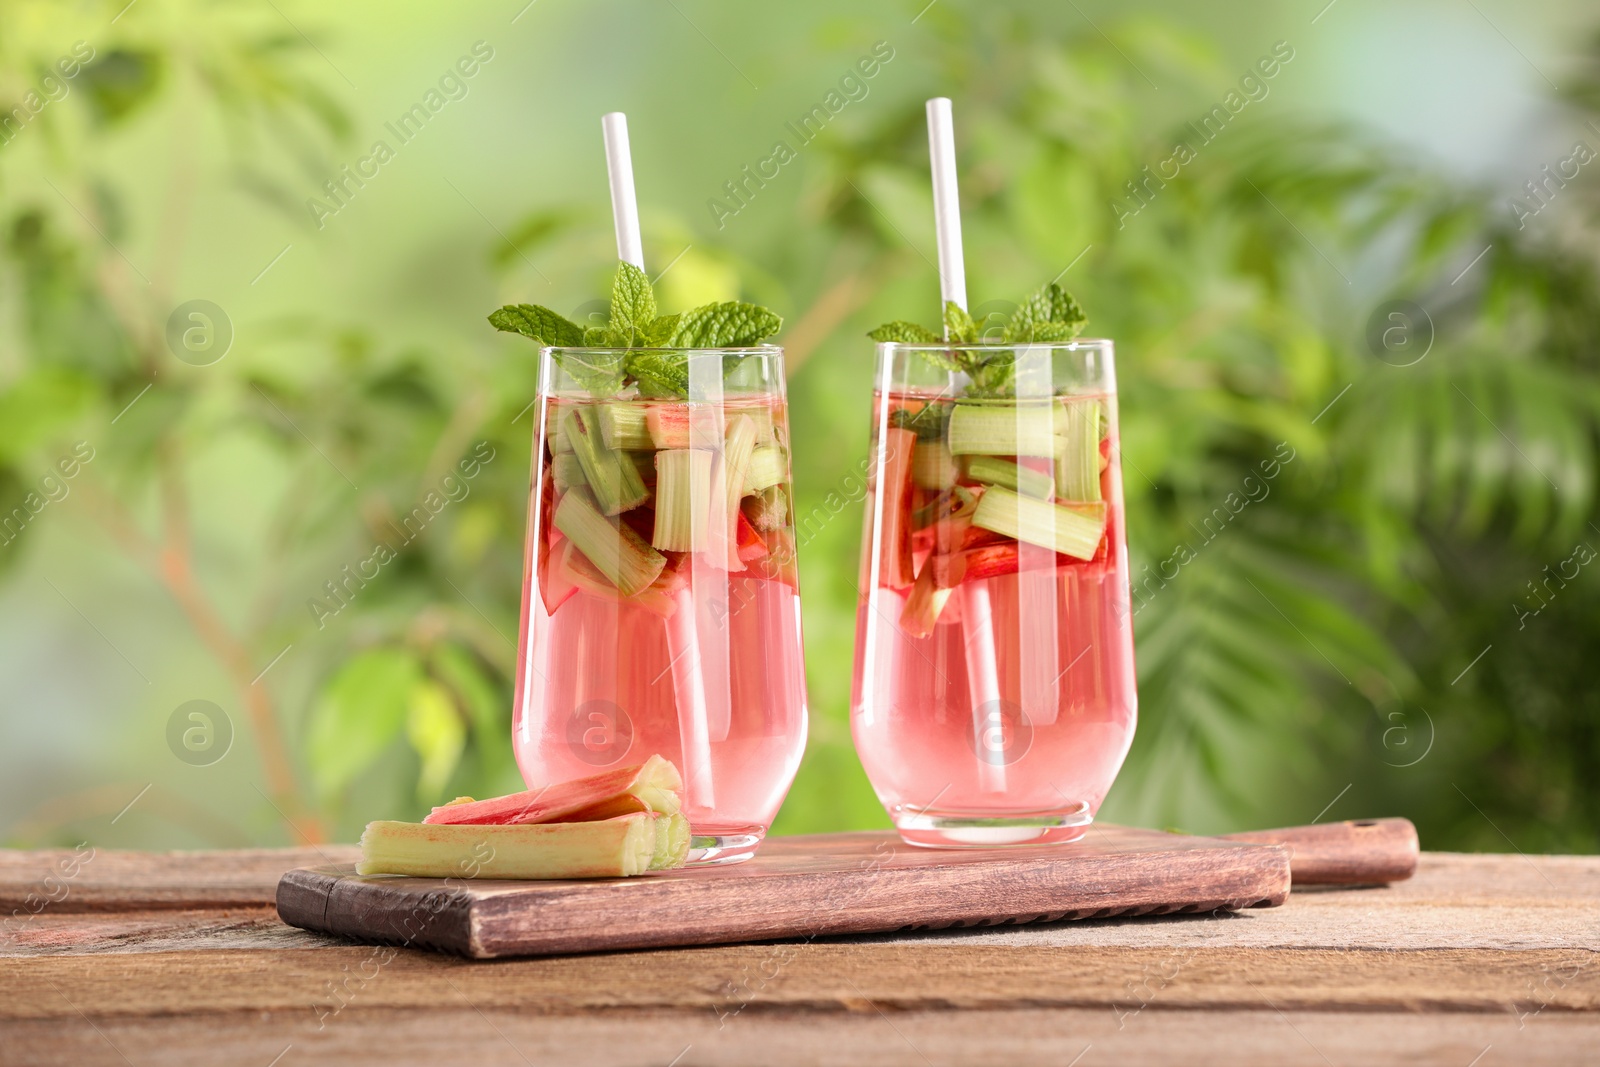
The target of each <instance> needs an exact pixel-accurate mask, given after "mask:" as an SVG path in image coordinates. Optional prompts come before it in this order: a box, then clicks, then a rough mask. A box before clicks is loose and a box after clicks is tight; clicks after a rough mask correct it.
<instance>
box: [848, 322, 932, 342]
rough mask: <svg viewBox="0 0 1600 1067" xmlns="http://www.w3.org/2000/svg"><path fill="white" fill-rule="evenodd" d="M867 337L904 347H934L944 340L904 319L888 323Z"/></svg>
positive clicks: (923, 327)
mask: <svg viewBox="0 0 1600 1067" xmlns="http://www.w3.org/2000/svg"><path fill="white" fill-rule="evenodd" d="M867 336H868V337H870V338H872V339H873V340H874V341H895V342H898V343H900V344H903V345H932V344H938V343H939V342H940V341H942V340H944V338H942V337H940V336H939V335H938V334H936V333H934V332H933V331H932V330H930V329H928V328H927V327H926V326H918V325H917V324H916V323H914V322H906V321H904V320H902V319H896V320H895V321H894V322H886V323H884V324H883V325H882V326H879V327H878V328H877V329H876V330H873V331H872V332H871V333H869V334H867Z"/></svg>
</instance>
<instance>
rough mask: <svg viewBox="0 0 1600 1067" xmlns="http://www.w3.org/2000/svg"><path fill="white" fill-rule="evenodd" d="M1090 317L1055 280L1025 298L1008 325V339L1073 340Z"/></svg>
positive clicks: (1006, 336)
mask: <svg viewBox="0 0 1600 1067" xmlns="http://www.w3.org/2000/svg"><path fill="white" fill-rule="evenodd" d="M1088 321H1089V317H1088V316H1087V315H1085V314H1084V313H1083V308H1081V307H1079V306H1078V302H1077V301H1076V300H1074V299H1072V296H1071V294H1069V293H1065V292H1062V290H1061V287H1060V286H1059V285H1057V284H1055V283H1054V282H1050V283H1049V284H1047V285H1045V286H1043V287H1042V288H1041V289H1040V290H1039V291H1038V292H1036V293H1034V294H1033V295H1032V296H1030V297H1028V299H1027V300H1025V301H1023V303H1022V306H1021V307H1019V308H1017V310H1016V313H1015V314H1014V315H1012V316H1011V321H1010V322H1009V323H1008V324H1007V325H1006V329H1005V334H1004V337H1005V340H1007V341H1021V342H1029V341H1041V342H1043V341H1070V340H1071V339H1072V338H1074V337H1076V336H1078V334H1079V333H1081V332H1082V331H1083V327H1084V325H1085V324H1087V323H1088Z"/></svg>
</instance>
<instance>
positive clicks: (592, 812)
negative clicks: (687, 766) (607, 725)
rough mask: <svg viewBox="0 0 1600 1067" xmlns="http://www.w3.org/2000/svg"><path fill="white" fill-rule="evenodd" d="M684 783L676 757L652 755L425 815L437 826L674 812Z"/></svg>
mask: <svg viewBox="0 0 1600 1067" xmlns="http://www.w3.org/2000/svg"><path fill="white" fill-rule="evenodd" d="M682 788H683V779H682V778H681V777H680V776H679V775H678V768H677V767H675V766H673V764H672V761H671V760H667V759H663V758H662V757H660V756H651V757H650V758H649V759H647V760H645V761H644V762H643V763H640V764H637V765H634V766H631V767H617V768H615V769H613V770H609V771H602V772H601V773H599V774H591V775H589V776H588V777H586V778H574V779H572V780H570V781H566V782H557V783H555V784H554V785H546V786H540V787H539V788H538V789H529V790H527V791H525V792H521V793H511V794H509V795H507V796H503V797H492V798H490V799H488V800H473V799H472V798H471V797H457V798H456V799H455V800H453V801H451V802H450V803H448V804H445V805H443V806H441V807H437V808H434V809H433V811H432V812H431V813H430V814H429V815H428V817H427V818H425V819H423V820H422V821H423V822H425V823H428V824H429V825H436V826H445V825H461V824H467V823H471V824H473V825H478V826H484V825H490V826H509V825H513V824H517V823H536V822H557V821H560V822H581V821H584V820H592V819H609V818H612V817H613V816H616V815H626V814H628V813H630V812H636V811H653V812H657V813H661V814H669V815H670V814H672V813H673V812H676V811H677V810H678V807H679V804H678V792H679V791H680V790H681V789H682Z"/></svg>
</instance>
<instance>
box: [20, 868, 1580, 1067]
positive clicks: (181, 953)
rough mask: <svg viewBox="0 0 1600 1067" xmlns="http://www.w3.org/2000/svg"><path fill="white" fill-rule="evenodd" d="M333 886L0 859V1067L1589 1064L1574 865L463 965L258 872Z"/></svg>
mask: <svg viewBox="0 0 1600 1067" xmlns="http://www.w3.org/2000/svg"><path fill="white" fill-rule="evenodd" d="M352 856H353V849H350V848H348V847H330V848H325V849H323V850H320V851H318V852H313V851H310V850H257V851H244V852H226V853H222V852H219V853H207V854H196V853H177V854H150V853H130V852H122V853H119V852H112V851H106V850H101V851H98V852H96V853H94V855H93V856H92V858H89V859H87V860H85V859H84V856H83V855H82V854H80V855H79V856H78V857H77V862H76V864H74V863H73V854H72V853H71V852H0V915H5V916H12V915H13V913H14V912H20V916H18V917H13V918H10V919H4V920H0V958H3V962H0V1063H3V1064H6V1065H8V1067H9V1065H13V1064H17V1065H20V1064H44V1063H50V1064H83V1065H97V1064H108V1065H116V1067H125V1065H129V1064H132V1065H135V1067H144V1065H146V1064H206V1065H209V1064H219V1063H227V1064H251V1065H259V1067H268V1065H269V1064H270V1065H281V1067H295V1065H298V1064H308V1063H338V1064H341V1065H355V1064H397V1063H413V1062H415V1063H440V1064H443V1063H450V1064H455V1063H462V1064H472V1065H474V1067H479V1065H481V1067H489V1065H501V1064H504V1065H509V1067H516V1065H521V1064H544V1063H560V1064H567V1063H594V1064H654V1065H659V1067H667V1065H668V1064H676V1065H678V1067H689V1065H691V1064H713V1063H715V1064H723V1063H727V1064H745V1063H824V1064H871V1065H874V1067H879V1065H886V1064H899V1063H904V1064H944V1063H984V1064H997V1063H1048V1064H1059V1065H1062V1067H1065V1065H1068V1064H1077V1065H1081V1067H1094V1065H1096V1064H1109V1063H1125V1064H1143V1063H1149V1064H1158V1063H1159V1064H1162V1065H1168V1064H1171V1063H1173V1062H1214V1063H1228V1064H1245V1065H1248V1064H1282V1063H1309V1064H1323V1063H1326V1064H1347V1063H1349V1064H1356V1063H1361V1064H1365V1063H1375V1062H1404V1063H1415V1064H1435V1063H1437V1064H1448V1065H1451V1067H1468V1065H1469V1064H1470V1065H1474V1067H1495V1065H1500V1064H1543V1063H1579V1062H1596V1061H1597V1060H1600V966H1597V965H1596V964H1597V957H1600V857H1572V856H1532V857H1522V856H1486V855H1485V856H1479V855H1455V854H1447V853H1426V854H1424V856H1423V859H1422V864H1421V867H1420V869H1419V872H1418V874H1417V877H1416V878H1415V879H1414V880H1412V881H1410V882H1407V883H1402V884H1400V885H1396V886H1394V887H1391V888H1385V889H1346V890H1320V891H1307V890H1297V891H1295V893H1294V894H1293V895H1292V896H1291V898H1290V900H1289V902H1288V903H1287V904H1286V905H1284V906H1283V907H1281V908H1276V909H1269V910H1260V911H1251V912H1246V913H1242V914H1239V915H1236V916H1229V917H1222V918H1212V917H1209V916H1206V917H1166V918H1158V919H1132V920H1100V921H1080V922H1067V923H1056V924H1048V925H1038V926H1023V927H1007V928H1000V929H984V930H957V931H941V932H937V933H914V934H896V935H883V936H874V937H858V938H848V939H835V940H827V941H820V940H819V941H810V942H804V941H795V942H780V943H769V944H758V945H740V946H730V947H719V948H702V949H690V950H671V951H657V952H643V953H628V954H614V955H604V956H590V957H563V958H552V959H544V960H510V961H497V962H488V963H469V962H466V961H464V960H459V959H453V958H447V957H442V956H435V955H432V954H428V953H424V952H420V951H415V950H409V949H394V948H371V947H367V946H363V945H354V944H349V943H345V942H340V941H336V940H333V939H330V938H326V937H322V936H318V935H314V934H309V933H305V932H303V931H300V930H295V929H291V928H289V927H286V926H284V925H282V924H281V923H280V922H279V921H278V919H277V916H276V913H275V912H274V910H273V906H272V900H273V890H274V886H275V885H276V882H277V877H278V874H279V873H280V872H281V871H283V870H285V869H287V868H289V867H294V866H301V865H307V864H316V863H327V862H335V863H344V862H351V860H352ZM67 871H71V872H72V873H70V874H68V873H65V872H67Z"/></svg>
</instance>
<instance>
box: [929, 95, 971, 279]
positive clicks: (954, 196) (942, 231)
mask: <svg viewBox="0 0 1600 1067" xmlns="http://www.w3.org/2000/svg"><path fill="white" fill-rule="evenodd" d="M928 161H929V163H930V164H931V165H932V169H933V232H934V235H935V237H936V238H937V240H938V244H939V295H940V297H941V299H943V300H945V301H947V302H949V303H952V304H957V305H959V306H961V307H963V308H965V307H966V306H967V268H966V264H965V262H964V261H963V260H962V256H961V197H960V195H959V194H958V193H957V191H956V129H955V120H954V119H953V118H952V117H951V114H950V98H949V97H947V96H936V97H934V98H933V99H932V100H929V101H928ZM940 306H941V309H942V307H943V305H940Z"/></svg>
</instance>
